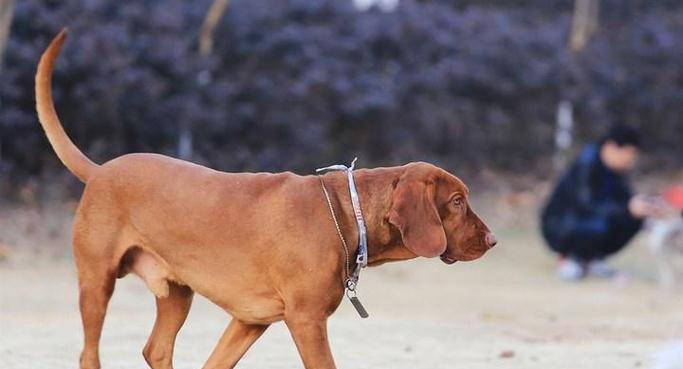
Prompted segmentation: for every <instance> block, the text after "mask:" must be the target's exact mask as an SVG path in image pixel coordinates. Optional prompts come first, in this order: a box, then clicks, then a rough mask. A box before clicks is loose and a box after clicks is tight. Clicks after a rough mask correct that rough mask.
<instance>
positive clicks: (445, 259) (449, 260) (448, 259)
mask: <svg viewBox="0 0 683 369" xmlns="http://www.w3.org/2000/svg"><path fill="white" fill-rule="evenodd" d="M441 261H443V262H444V263H446V264H448V265H450V264H453V263H455V262H456V261H458V259H456V258H454V257H453V256H450V255H446V253H443V254H441Z"/></svg>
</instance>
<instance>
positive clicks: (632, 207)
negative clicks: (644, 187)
mask: <svg viewBox="0 0 683 369" xmlns="http://www.w3.org/2000/svg"><path fill="white" fill-rule="evenodd" d="M657 208H658V207H657V206H656V205H654V204H653V202H652V201H650V200H649V199H648V197H647V196H645V195H635V196H633V197H631V200H630V201H629V202H628V210H629V212H631V215H633V216H634V217H636V218H638V219H643V218H647V217H649V216H654V215H655V214H656V213H658V210H657Z"/></svg>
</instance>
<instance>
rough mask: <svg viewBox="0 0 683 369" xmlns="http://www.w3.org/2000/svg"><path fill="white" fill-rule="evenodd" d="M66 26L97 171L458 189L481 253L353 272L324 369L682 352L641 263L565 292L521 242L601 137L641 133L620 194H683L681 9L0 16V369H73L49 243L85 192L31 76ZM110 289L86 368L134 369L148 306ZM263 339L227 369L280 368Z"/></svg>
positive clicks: (61, 6) (72, 305) (285, 342)
mask: <svg viewBox="0 0 683 369" xmlns="http://www.w3.org/2000/svg"><path fill="white" fill-rule="evenodd" d="M64 26H68V27H69V29H70V37H69V39H68V41H67V43H66V45H65V49H64V50H63V53H62V56H61V57H60V60H59V63H58V65H57V69H56V72H55V79H54V95H55V102H56V106H57V110H58V111H59V114H60V117H61V119H62V122H63V123H64V126H65V129H66V131H67V132H68V133H69V135H70V136H71V137H72V139H73V140H74V141H75V142H76V144H77V145H78V146H79V147H80V148H81V149H83V151H84V152H86V153H87V155H88V156H89V157H91V158H92V159H93V160H94V161H96V162H99V163H102V162H105V161H107V160H109V159H112V158H114V157H116V156H119V155H122V154H124V153H128V152H139V151H146V152H159V153H163V154H167V155H171V156H174V157H180V158H183V159H187V160H191V161H194V162H197V163H200V164H204V165H208V166H211V167H213V168H216V169H220V170H226V171H283V170H293V171H295V172H297V173H301V174H310V173H313V171H314V169H315V168H317V167H321V166H325V165H329V164H334V163H348V162H350V160H351V159H352V158H353V157H354V156H358V157H359V166H362V167H375V166H389V165H400V164H404V163H406V162H409V161H416V160H424V161H429V162H432V163H434V164H437V165H439V166H442V167H443V168H446V169H448V170H450V171H452V172H454V173H456V174H457V175H459V176H460V177H461V178H463V179H464V180H465V181H466V182H467V183H468V184H470V187H471V188H472V192H473V196H474V205H475V208H476V209H478V210H479V212H480V213H481V214H482V216H483V217H484V219H486V220H487V222H489V223H490V224H491V225H492V226H493V228H494V229H495V230H496V231H497V233H498V234H499V238H500V239H501V247H499V248H497V249H495V250H494V252H492V253H491V254H490V255H487V256H486V257H485V258H484V259H483V260H481V261H478V262H475V263H471V264H462V265H461V263H457V264H456V265H455V266H454V267H452V268H445V267H444V266H443V265H440V264H439V265H436V264H437V263H436V262H434V261H429V260H421V261H416V262H412V263H404V264H400V265H396V266H393V265H391V266H387V267H383V268H382V269H378V270H371V271H369V272H368V273H366V274H367V277H365V278H367V282H365V281H364V282H365V283H366V285H365V286H362V287H361V289H362V291H361V295H362V297H363V301H364V302H365V303H366V307H368V309H369V310H370V314H371V315H373V319H374V320H371V321H370V322H366V321H364V322H362V323H359V322H358V320H357V319H356V317H355V316H354V314H353V312H352V311H350V309H348V307H347V306H346V303H343V304H342V307H341V308H340V310H341V311H340V314H339V318H336V320H333V322H332V329H331V330H332V332H331V333H330V336H331V338H332V344H333V351H334V352H335V353H337V360H338V363H339V365H340V367H356V368H379V367H395V368H403V367H405V368H417V367H420V368H452V367H456V366H457V365H461V364H463V363H464V364H467V365H465V366H457V367H467V368H479V367H481V368H494V367H495V368H498V367H501V368H504V367H510V368H547V367H553V368H572V369H576V368H587V369H588V368H591V369H594V368H597V367H599V368H615V369H617V368H618V369H623V368H629V367H649V366H650V365H655V363H656V359H654V358H653V356H652V355H653V353H654V352H656V351H657V350H658V349H660V348H661V347H663V345H666V344H667V342H670V341H673V340H675V339H676V338H677V336H678V337H680V335H681V332H683V316H682V315H681V311H683V302H682V301H681V299H680V297H681V296H680V294H673V293H671V292H669V291H661V290H660V289H659V288H658V287H657V286H656V283H654V279H655V277H654V276H655V275H656V270H655V267H654V262H653V261H652V257H651V256H650V255H649V254H648V252H647V251H646V250H645V248H644V247H643V246H642V243H643V241H642V240H640V241H639V240H636V242H635V245H634V246H632V247H631V248H630V249H629V250H627V252H625V253H624V254H623V255H620V256H619V257H618V260H617V263H618V264H619V266H620V267H621V268H622V269H624V270H626V271H627V272H628V273H629V275H630V277H629V279H628V280H621V281H620V282H618V283H613V282H597V281H593V282H588V283H586V284H583V285H581V286H567V285H565V284H562V283H560V282H558V281H556V280H555V279H554V276H553V272H552V269H553V266H554V260H553V258H552V257H550V254H549V253H548V252H547V251H545V248H544V246H543V245H542V241H541V239H540V237H539V236H538V230H537V228H538V227H537V221H536V219H537V213H538V209H539V207H540V206H541V205H542V203H543V201H544V198H545V196H546V194H547V192H548V189H549V183H550V181H552V180H554V179H555V178H556V176H557V175H558V174H559V173H560V171H561V170H562V169H563V168H564V167H565V165H566V163H567V162H568V161H569V160H571V159H572V158H573V157H574V156H575V155H576V153H577V152H578V150H580V149H581V147H582V146H583V145H585V144H586V143H588V142H591V141H593V140H595V139H596V138H597V137H598V136H599V135H600V134H601V133H603V132H604V131H605V129H606V128H607V127H608V126H610V125H611V124H613V123H615V122H621V123H626V124H630V125H633V126H637V127H639V128H640V129H641V130H642V132H643V134H644V139H645V143H644V149H643V154H644V155H643V159H642V161H641V165H640V167H639V169H638V171H637V172H636V173H635V176H634V177H635V178H634V179H635V183H636V186H637V187H638V189H639V190H641V191H646V192H647V191H649V192H652V193H657V192H659V191H661V189H662V188H663V187H664V186H667V185H670V184H675V183H681V182H682V181H683V170H682V169H683V159H682V158H683V124H682V122H681V119H682V118H681V117H683V103H682V101H683V47H681V45H683V3H682V2H681V1H679V0H657V1H648V0H515V1H509V0H508V1H503V0H478V1H475V0H471V1H470V0H422V1H419V0H278V1H275V0H232V1H230V0H196V1H181V0H135V1H125V2H123V1H107V0H68V1H51V0H0V260H3V262H2V263H0V288H1V289H0V308H1V309H2V310H0V331H4V332H10V333H8V334H2V335H0V364H2V363H3V360H5V361H6V362H5V364H6V365H0V366H1V367H6V368H24V367H25V368H33V367H43V368H62V367H64V368H67V367H73V364H75V363H76V357H77V352H78V350H79V348H78V346H79V345H80V341H79V337H80V336H79V335H80V331H79V329H80V326H79V323H78V317H77V315H76V312H77V309H76V306H77V305H76V293H77V292H76V291H77V289H76V287H75V278H74V274H73V273H74V271H73V266H72V265H71V262H70V261H69V259H70V246H69V243H70V241H69V239H70V228H69V227H70V223H71V219H72V213H73V209H74V206H75V201H77V199H78V196H79V194H80V192H81V190H82V185H81V184H80V183H79V182H78V181H77V180H76V179H75V178H74V177H73V176H72V175H71V174H70V173H69V172H68V171H67V170H66V169H65V168H64V167H63V166H62V164H61V163H60V162H59V161H58V160H57V158H56V156H55V155H54V153H53V151H52V148H51V147H50V146H49V144H48V143H47V140H46V139H45V137H44V134H43V132H42V130H41V128H40V125H39V123H38V121H37V118H36V114H35V111H34V105H35V100H34V90H33V87H34V86H33V77H34V73H35V68H36V65H37V61H38V58H39V56H40V53H41V52H42V51H43V50H44V48H45V47H46V46H47V44H48V42H49V41H50V39H51V38H52V37H53V36H54V35H55V34H56V33H57V32H58V31H59V30H60V29H61V28H62V27H64ZM26 283H29V284H30V288H29V286H28V285H26ZM22 286H23V287H22ZM122 286H123V288H122V290H123V292H122V293H121V294H122V296H123V297H116V296H117V294H115V297H114V306H112V308H111V309H112V318H111V319H112V320H113V321H115V322H119V323H120V324H115V325H108V326H105V338H104V341H103V346H104V347H103V352H104V353H103V355H104V358H103V362H104V363H105V366H108V367H114V368H117V367H130V365H133V366H138V367H142V366H143V365H144V364H143V362H142V357H141V355H139V349H141V348H142V345H143V344H144V340H145V337H146V334H147V332H148V330H149V327H151V323H152V315H153V311H154V308H153V299H152V298H151V295H149V294H148V293H147V292H145V290H144V287H143V286H142V284H141V283H138V282H137V281H125V282H124V283H122ZM117 299H118V300H117ZM117 301H118V302H117ZM426 301H430V302H429V303H428V304H432V305H433V306H425V304H427V303H426ZM463 301H467V303H464V302H463ZM117 304H118V305H117ZM197 305H199V306H198V307H197V309H199V311H201V312H203V313H204V314H202V315H209V316H210V315H211V314H214V315H215V316H211V317H210V318H206V317H202V316H199V317H196V318H194V319H193V318H192V314H191V317H190V322H189V323H188V324H189V326H188V327H187V333H186V335H183V333H181V338H180V340H179V355H180V356H182V355H184V358H180V359H179V360H181V361H180V363H181V365H180V366H179V367H198V366H199V365H200V363H201V359H202V358H205V357H206V356H207V355H208V352H209V351H210V349H211V345H212V344H213V342H214V341H215V339H217V337H218V335H219V332H220V331H221V330H222V323H220V324H215V326H214V323H215V322H216V321H217V320H218V321H221V319H224V317H223V316H224V315H223V314H221V313H220V312H217V311H215V308H214V307H212V306H210V305H208V304H206V303H205V302H201V301H200V302H198V303H197ZM117 309H118V310H117ZM212 309H213V310H212ZM143 311H144V314H143V313H141V312H143ZM108 319H109V318H108ZM369 328H371V329H369ZM117 329H118V330H119V331H118V332H117ZM278 329H280V330H278ZM63 331H68V332H69V333H68V334H67V335H66V336H65V337H63V338H62V339H61V340H60V341H59V342H55V340H54V339H53V336H54V334H55V333H56V332H63ZM274 331H275V333H273V334H272V336H271V337H270V338H265V339H266V342H265V343H264V344H263V345H260V344H257V346H256V347H255V348H254V350H255V352H256V353H255V354H251V355H252V356H248V357H247V359H246V360H247V362H248V363H247V364H245V367H259V365H260V366H261V367H262V366H264V365H265V366H267V367H276V368H280V367H282V368H290V367H299V362H298V359H297V358H296V353H295V351H294V347H293V345H292V344H291V340H289V338H288V337H287V336H286V332H284V330H283V329H281V328H274ZM207 332H208V333H207ZM368 332H372V333H368ZM387 332H391V333H392V334H391V337H388V336H387V334H386V333H387ZM416 332H417V333H416ZM383 333H384V335H383ZM416 334H417V336H416ZM266 336H269V335H268V334H267V335H266ZM359 336H363V337H364V338H365V337H366V336H367V339H368V340H369V341H370V342H364V343H361V342H359V340H358V339H357V337H359ZM183 337H184V338H183ZM354 337H356V338H354ZM138 341H139V342H138ZM29 342H31V343H29ZM182 346H184V348H180V347H182ZM359 346H360V347H359ZM107 347H109V348H107ZM287 350H289V351H287ZM358 352H361V353H362V354H363V355H364V356H366V357H369V359H367V360H366V361H363V362H362V363H358V362H357V361H356V360H354V355H356V354H357V353H358ZM123 358H126V359H123ZM447 358H448V359H447ZM41 360H42V361H41ZM183 360H184V361H183ZM449 360H455V361H453V362H452V361H449ZM108 363H110V365H113V366H110V365H108ZM249 363H251V364H249ZM274 363H275V364H274ZM457 363H459V364H457ZM36 364H41V365H37V366H36ZM456 364H457V365H456ZM249 365H250V366H249ZM658 368H659V367H658ZM661 368H665V367H661ZM667 368H668V367H667ZM671 368H674V367H673V366H672V367H671ZM675 368H680V367H675Z"/></svg>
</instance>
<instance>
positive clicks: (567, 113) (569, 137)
mask: <svg viewBox="0 0 683 369" xmlns="http://www.w3.org/2000/svg"><path fill="white" fill-rule="evenodd" d="M573 136H574V113H573V107H572V103H571V101H569V100H562V101H560V104H559V105H558V106H557V118H556V125H555V154H554V155H553V168H554V169H555V172H560V171H562V170H563V169H564V167H565V166H566V165H567V162H568V159H569V150H570V149H571V147H572V141H573Z"/></svg>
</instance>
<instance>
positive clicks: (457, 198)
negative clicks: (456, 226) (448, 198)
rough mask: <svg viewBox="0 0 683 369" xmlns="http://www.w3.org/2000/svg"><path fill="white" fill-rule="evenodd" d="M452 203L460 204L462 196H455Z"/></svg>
mask: <svg viewBox="0 0 683 369" xmlns="http://www.w3.org/2000/svg"><path fill="white" fill-rule="evenodd" d="M453 205H455V206H460V205H462V197H460V196H456V197H454V198H453Z"/></svg>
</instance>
